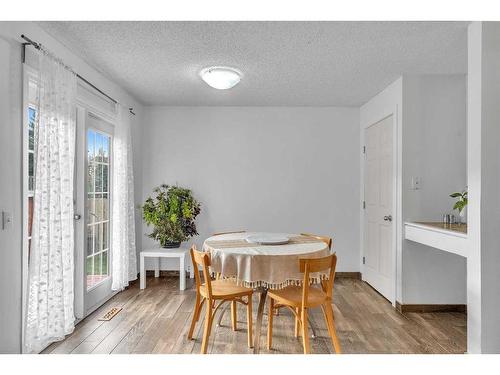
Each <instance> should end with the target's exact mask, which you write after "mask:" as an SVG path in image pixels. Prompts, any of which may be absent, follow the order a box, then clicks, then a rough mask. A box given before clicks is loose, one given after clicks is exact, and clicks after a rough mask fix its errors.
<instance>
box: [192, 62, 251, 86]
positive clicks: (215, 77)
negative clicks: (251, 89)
mask: <svg viewBox="0 0 500 375" xmlns="http://www.w3.org/2000/svg"><path fill="white" fill-rule="evenodd" d="M200 76H201V79H202V80H204V81H205V83H206V84H207V85H209V86H210V87H213V88H214V89H217V90H227V89H230V88H232V87H234V86H236V85H237V84H238V83H239V82H240V80H241V72H240V71H238V70H236V69H234V68H229V67H227V66H211V67H208V68H205V69H203V70H202V71H201V72H200Z"/></svg>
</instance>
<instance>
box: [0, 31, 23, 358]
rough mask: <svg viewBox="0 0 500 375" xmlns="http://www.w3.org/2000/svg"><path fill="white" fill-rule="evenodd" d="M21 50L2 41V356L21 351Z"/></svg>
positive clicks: (0, 197) (0, 288)
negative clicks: (6, 216) (8, 218)
mask: <svg viewBox="0 0 500 375" xmlns="http://www.w3.org/2000/svg"><path fill="white" fill-rule="evenodd" d="M0 35H1V34H0ZM20 51H21V49H20V48H19V46H18V45H14V44H12V43H10V42H9V41H7V40H5V39H3V38H0V211H7V212H9V213H10V214H12V218H13V223H12V224H11V225H10V226H9V227H8V228H7V229H6V230H1V228H0V286H1V287H0V332H1V335H0V353H19V351H20V349H21V284H22V278H21V258H22V246H21V240H22V233H21V232H22V226H21V215H22V205H21V200H22V194H21V172H22V169H21V150H22V142H21V135H22V134H21V127H20V125H21V83H22V82H21V66H20V64H17V63H19V61H20V60H19V58H20Z"/></svg>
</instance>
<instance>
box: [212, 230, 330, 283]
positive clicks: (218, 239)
mask: <svg viewBox="0 0 500 375" xmlns="http://www.w3.org/2000/svg"><path fill="white" fill-rule="evenodd" d="M255 234H257V233H252V232H244V233H230V234H222V235H218V236H212V237H210V238H207V239H206V240H205V242H204V244H203V250H204V251H206V252H209V253H210V258H211V262H212V266H211V268H212V271H213V272H217V273H220V274H221V275H222V277H224V278H235V279H236V280H237V282H238V283H240V284H241V285H244V286H247V287H249V288H256V287H261V286H262V287H267V288H270V289H280V288H284V287H286V286H288V285H301V284H302V281H303V277H304V275H303V274H302V273H300V271H299V259H300V258H320V257H324V256H327V255H329V254H330V249H329V248H328V245H327V244H326V243H324V242H323V241H320V240H317V239H314V238H311V237H304V236H300V235H298V234H283V235H285V236H287V237H289V238H290V239H291V242H290V243H288V244H285V245H260V244H250V243H247V242H246V241H245V240H246V237H248V236H250V235H255ZM327 277H328V274H327V273H314V274H311V277H310V280H309V281H310V282H311V283H318V282H319V281H320V280H321V279H325V278H327Z"/></svg>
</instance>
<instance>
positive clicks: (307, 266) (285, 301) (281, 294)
mask: <svg viewBox="0 0 500 375" xmlns="http://www.w3.org/2000/svg"><path fill="white" fill-rule="evenodd" d="M336 265H337V255H336V254H331V255H328V256H326V257H323V258H314V259H299V269H300V272H301V273H303V274H304V279H303V285H302V287H299V286H288V287H286V288H284V289H278V290H269V292H268V296H269V298H270V300H269V302H270V303H269V313H268V319H269V321H268V326H267V348H268V349H271V346H272V340H273V318H274V316H273V311H274V309H276V308H279V307H287V308H289V309H290V310H291V311H292V313H293V315H294V316H295V318H296V321H298V325H299V327H300V328H299V330H300V331H301V336H302V344H303V346H304V354H307V353H309V352H310V346H309V335H308V327H307V324H308V320H307V316H308V310H309V309H310V308H315V307H321V309H322V310H323V315H324V317H325V322H326V325H327V327H328V333H329V334H330V337H331V339H332V344H333V348H334V349H335V353H341V349H340V343H339V340H338V338H337V333H336V330H335V322H334V318H333V309H332V302H333V282H334V279H335V267H336ZM328 269H329V270H330V273H329V276H328V280H323V281H322V282H321V287H316V286H310V285H309V275H310V273H314V272H320V271H325V270H328ZM297 331H298V330H297V328H296V336H297Z"/></svg>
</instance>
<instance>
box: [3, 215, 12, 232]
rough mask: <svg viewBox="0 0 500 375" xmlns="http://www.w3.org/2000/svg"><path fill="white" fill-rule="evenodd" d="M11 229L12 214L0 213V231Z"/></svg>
mask: <svg viewBox="0 0 500 375" xmlns="http://www.w3.org/2000/svg"><path fill="white" fill-rule="evenodd" d="M10 227H12V214H11V213H10V212H7V211H2V230H7V229H9V228H10Z"/></svg>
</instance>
